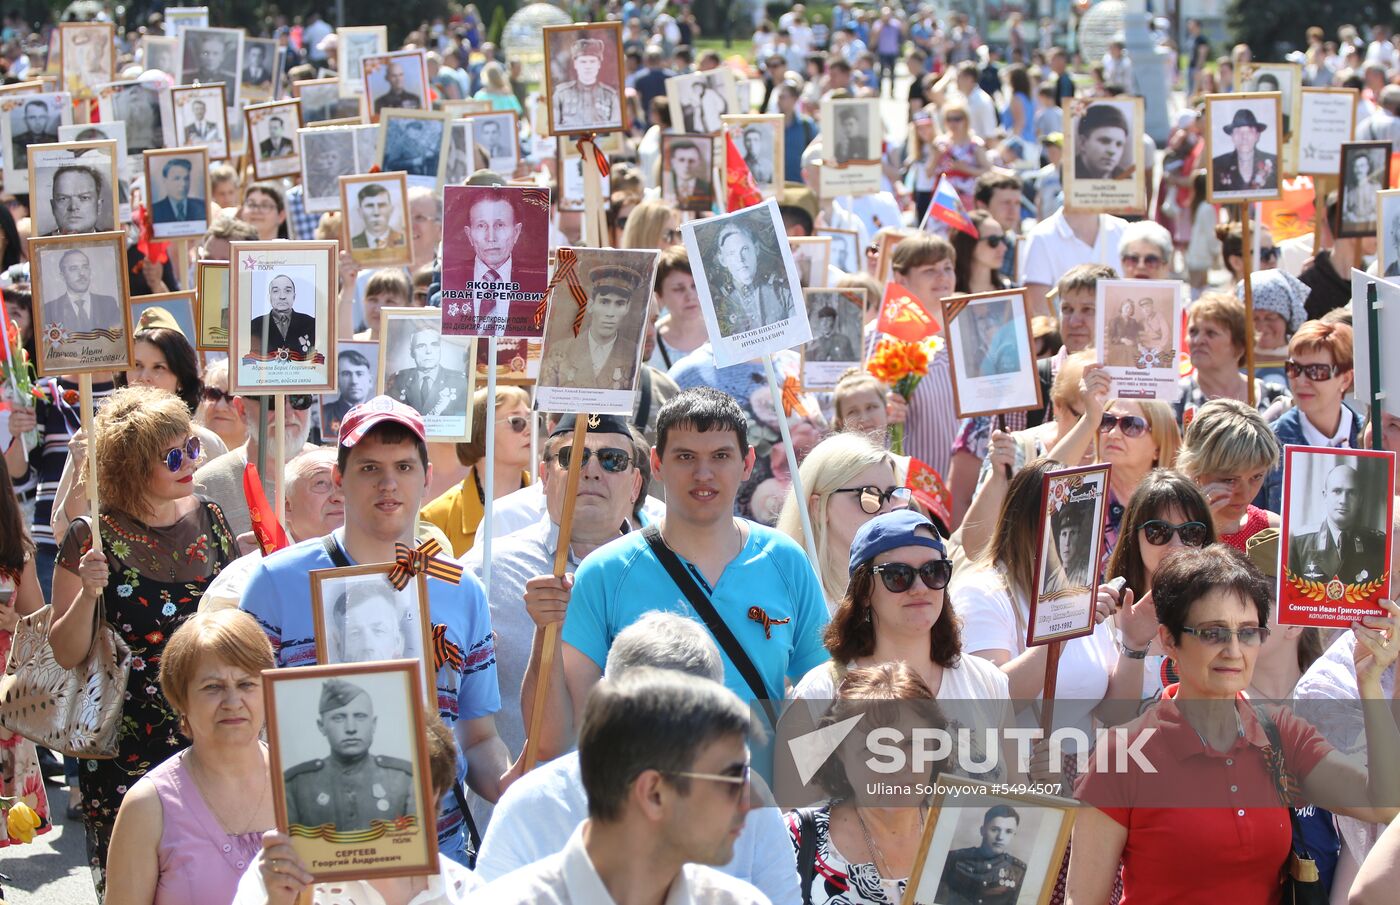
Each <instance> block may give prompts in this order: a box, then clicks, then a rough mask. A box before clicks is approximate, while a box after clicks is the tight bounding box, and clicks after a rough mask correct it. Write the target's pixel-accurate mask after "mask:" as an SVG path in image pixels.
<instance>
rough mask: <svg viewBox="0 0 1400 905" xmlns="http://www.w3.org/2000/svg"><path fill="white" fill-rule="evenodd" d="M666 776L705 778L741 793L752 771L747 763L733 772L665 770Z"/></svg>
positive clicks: (745, 788)
mask: <svg viewBox="0 0 1400 905" xmlns="http://www.w3.org/2000/svg"><path fill="white" fill-rule="evenodd" d="M666 775H667V776H684V777H685V778H686V779H706V780H709V781H710V782H722V783H725V784H727V785H731V786H733V787H734V790H733V792H735V793H738V794H742V793H744V792H746V791H748V788H749V783H750V780H751V777H752V771H751V770H750V768H749V765H748V764H744V765H743V766H742V767H740V768H739V772H738V773H737V774H735V773H695V772H692V771H690V770H667V771H666Z"/></svg>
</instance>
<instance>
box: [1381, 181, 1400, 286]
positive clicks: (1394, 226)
mask: <svg viewBox="0 0 1400 905" xmlns="http://www.w3.org/2000/svg"><path fill="white" fill-rule="evenodd" d="M1376 203H1377V205H1378V206H1379V212H1378V215H1377V216H1378V223H1377V232H1378V236H1377V241H1376V257H1377V265H1376V269H1377V271H1379V272H1380V275H1381V276H1383V277H1400V189H1387V190H1385V191H1382V192H1381V193H1380V197H1379V198H1378V199H1377V201H1376Z"/></svg>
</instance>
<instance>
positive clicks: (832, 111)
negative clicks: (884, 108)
mask: <svg viewBox="0 0 1400 905" xmlns="http://www.w3.org/2000/svg"><path fill="white" fill-rule="evenodd" d="M884 134H885V132H884V123H883V121H882V120H881V118H880V102H879V100H877V99H876V98H827V99H826V100H824V101H822V130H821V141H822V167H821V171H820V176H819V179H820V182H821V184H820V186H819V188H820V191H821V193H822V194H823V195H826V194H828V193H830V194H835V195H869V194H872V193H874V192H878V191H879V190H880V145H881V142H882V141H883V139H884Z"/></svg>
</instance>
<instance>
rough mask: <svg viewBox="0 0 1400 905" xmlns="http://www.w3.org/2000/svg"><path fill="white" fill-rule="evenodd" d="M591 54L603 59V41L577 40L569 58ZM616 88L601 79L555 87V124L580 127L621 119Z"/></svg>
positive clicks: (564, 126)
mask: <svg viewBox="0 0 1400 905" xmlns="http://www.w3.org/2000/svg"><path fill="white" fill-rule="evenodd" d="M584 56H592V57H597V58H598V59H599V60H600V61H601V60H602V59H603V42H602V41H600V40H598V39H597V38H582V39H580V40H579V41H577V42H575V43H574V46H573V49H572V51H570V54H569V59H570V60H576V59H578V58H579V57H584ZM619 109H620V108H619V106H618V96H617V89H616V88H613V87H612V86H611V85H604V84H603V83H602V82H594V83H593V84H592V85H585V84H583V83H582V82H580V81H577V80H575V81H571V82H565V83H564V84H562V85H560V86H559V87H557V88H556V89H555V90H554V126H555V128H556V129H577V128H583V127H585V126H588V127H593V126H601V125H606V124H608V123H615V122H618V121H619V120H620V119H621V114H620V113H619Z"/></svg>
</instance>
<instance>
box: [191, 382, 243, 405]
mask: <svg viewBox="0 0 1400 905" xmlns="http://www.w3.org/2000/svg"><path fill="white" fill-rule="evenodd" d="M199 396H200V398H201V399H203V400H204V401H205V402H207V403H209V404H210V405H218V404H219V403H220V402H233V400H234V395H233V394H232V393H225V392H224V391H223V390H221V389H219V388H218V387H209V386H207V387H205V388H204V389H203V390H201V391H200V394H199Z"/></svg>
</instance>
